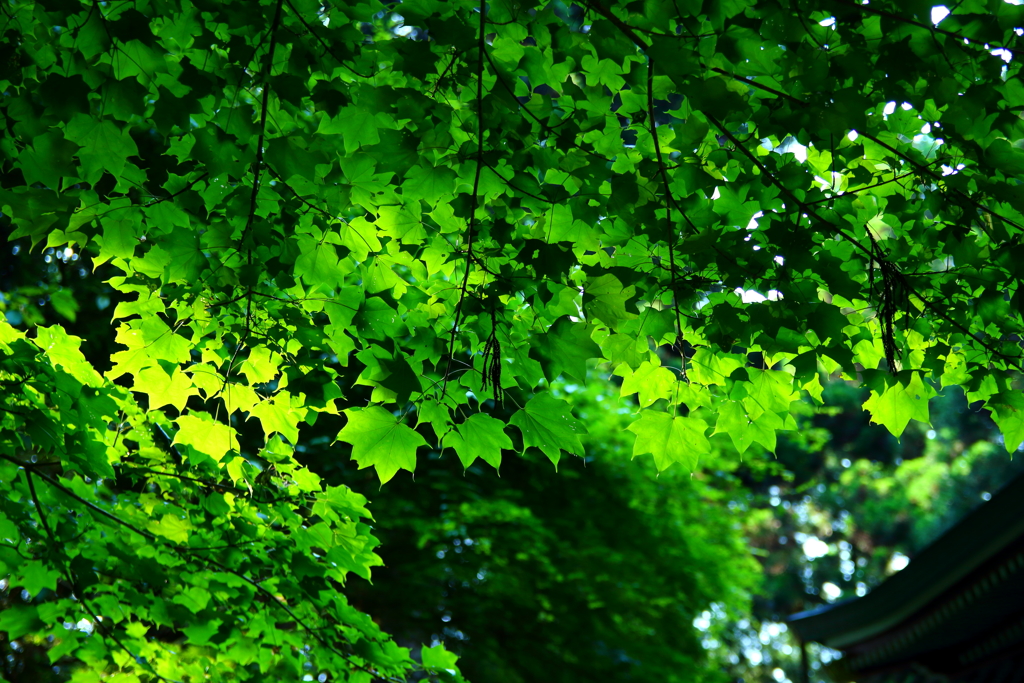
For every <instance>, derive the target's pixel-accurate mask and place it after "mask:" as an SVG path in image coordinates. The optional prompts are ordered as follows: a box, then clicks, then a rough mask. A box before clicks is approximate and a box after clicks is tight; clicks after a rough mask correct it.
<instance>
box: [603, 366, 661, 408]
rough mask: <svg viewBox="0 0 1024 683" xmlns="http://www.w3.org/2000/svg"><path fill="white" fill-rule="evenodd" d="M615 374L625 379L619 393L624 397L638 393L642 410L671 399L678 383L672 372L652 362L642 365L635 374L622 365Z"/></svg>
mask: <svg viewBox="0 0 1024 683" xmlns="http://www.w3.org/2000/svg"><path fill="white" fill-rule="evenodd" d="M615 374H616V375H619V376H620V377H623V378H624V379H623V380H622V387H621V388H620V389H619V393H620V394H621V395H622V396H629V395H630V394H636V393H638V394H639V401H640V407H641V408H646V407H647V406H649V405H651V404H652V403H654V402H655V401H657V400H658V399H660V398H670V397H671V394H672V389H673V387H674V386H675V383H676V377H675V375H674V374H673V373H672V371H671V370H669V369H668V368H665V367H661V366H660V365H654V364H653V363H651V362H650V361H644V362H643V363H641V364H640V367H638V368H637V369H636V371H635V372H630V370H629V368H628V366H626V365H620V366H619V367H618V368H616V369H615Z"/></svg>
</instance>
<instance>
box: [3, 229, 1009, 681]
mask: <svg viewBox="0 0 1024 683" xmlns="http://www.w3.org/2000/svg"><path fill="white" fill-rule="evenodd" d="M8 229H9V228H8V226H6V225H5V224H4V222H3V221H2V219H0V230H4V231H7V230H8ZM4 237H6V235H4ZM4 250H5V252H6V255H5V258H3V259H2V260H0V264H2V265H0V311H2V312H3V314H4V315H5V316H6V318H7V320H8V321H9V322H10V323H12V324H14V325H16V326H18V327H20V328H22V329H28V328H31V327H33V326H36V325H44V324H45V325H49V324H54V323H59V324H61V325H63V326H64V327H65V328H66V329H67V330H68V332H69V333H70V334H75V335H77V336H80V337H82V338H83V339H85V340H86V342H85V345H84V346H83V351H84V352H85V354H86V356H87V357H88V358H89V360H90V361H92V362H94V363H95V364H96V365H97V367H98V369H99V370H101V371H102V370H106V369H107V368H105V367H103V363H104V362H105V360H106V359H107V358H109V349H110V347H111V345H113V343H114V341H113V336H114V335H113V326H112V325H111V320H112V316H113V315H114V314H115V311H116V306H117V303H118V301H117V300H116V296H117V295H116V293H115V292H114V291H113V290H112V289H111V288H110V287H109V286H108V285H106V284H105V278H106V274H105V272H104V269H103V267H99V268H96V269H95V270H94V269H93V266H92V264H91V262H90V260H89V256H88V254H80V253H74V252H71V253H68V252H65V251H56V250H53V249H45V250H42V251H40V250H38V249H37V250H36V251H35V252H30V251H29V245H28V244H27V241H26V240H15V241H13V242H6V244H5V246H4ZM104 330H106V331H107V332H106V333H104ZM600 373H601V368H600V367H598V368H595V370H594V372H593V374H592V376H591V378H590V379H589V381H588V383H587V384H586V386H580V385H567V384H560V385H558V386H556V387H555V389H556V390H557V391H560V392H567V393H573V394H574V402H575V404H576V405H577V406H579V409H580V417H581V418H582V419H583V420H584V421H585V422H586V426H587V428H588V430H589V431H590V437H589V440H588V442H587V444H586V446H587V456H586V458H583V459H579V458H572V459H565V460H563V462H562V463H561V464H560V467H559V469H558V472H557V473H553V472H552V470H551V466H550V463H549V462H548V461H547V459H546V458H544V457H543V456H542V455H540V454H539V453H533V452H531V451H527V452H526V454H525V455H524V456H521V457H506V458H505V460H504V462H503V463H502V466H501V469H500V476H497V475H495V474H494V471H493V470H492V469H491V468H489V467H483V466H480V465H472V466H470V467H469V468H468V469H464V468H463V466H462V464H461V463H460V461H459V459H458V458H457V457H456V456H455V454H454V452H452V451H451V450H447V451H445V452H436V451H435V452H433V453H431V454H430V457H429V460H428V461H427V462H424V463H421V465H420V466H419V467H418V468H417V472H416V476H415V479H414V478H413V477H411V476H410V475H408V473H405V472H402V473H400V474H399V476H398V477H396V479H395V480H394V481H392V482H390V483H389V484H388V485H387V486H385V487H379V485H378V483H377V479H376V477H375V476H374V475H373V474H372V470H363V471H358V470H356V468H355V465H354V464H353V463H352V462H351V461H350V459H349V458H348V454H347V452H346V447H345V446H344V445H342V444H334V445H332V443H331V441H332V438H333V435H329V434H328V433H326V431H325V432H323V433H321V432H318V431H317V428H316V427H315V426H314V427H311V428H308V429H304V432H303V435H304V437H306V436H307V434H308V438H305V439H304V442H303V443H302V444H301V445H300V446H299V448H298V450H299V452H300V457H301V459H302V460H303V462H304V463H305V464H308V465H309V466H310V467H311V468H312V469H314V470H315V471H317V472H318V473H320V474H321V475H322V476H324V477H325V478H326V479H327V480H328V482H329V483H331V484H337V483H345V484H348V485H349V486H351V487H353V488H354V489H356V490H358V491H360V492H361V493H364V494H365V495H367V496H368V497H369V498H370V500H371V503H372V506H371V510H372V511H373V512H374V514H375V516H376V517H377V525H376V527H375V533H376V534H377V535H378V536H379V537H380V539H381V541H382V543H383V545H382V547H381V549H380V554H381V556H382V557H383V559H384V561H385V565H386V566H385V567H382V568H380V569H379V570H378V571H376V572H375V573H374V575H373V583H372V584H371V583H369V582H365V581H361V580H356V581H355V582H353V583H351V584H350V585H349V586H348V588H347V592H348V595H349V598H350V600H351V601H352V602H353V603H354V604H355V605H356V606H357V607H359V608H360V609H362V610H365V611H366V612H368V613H370V614H371V615H373V616H374V618H375V619H376V620H377V621H378V623H379V624H380V625H381V626H382V627H383V628H384V629H385V630H387V631H389V632H391V633H392V634H394V635H395V637H396V639H397V640H398V642H399V643H400V644H403V645H412V644H415V643H419V642H435V641H436V642H444V643H445V645H446V646H447V647H448V648H449V649H452V650H455V651H457V652H459V653H460V655H461V657H462V658H461V659H460V666H461V668H462V671H463V673H464V674H465V675H466V677H467V678H468V679H469V680H470V681H475V682H476V683H519V682H521V681H535V680H545V681H552V682H557V681H581V680H602V681H632V680H663V681H730V680H732V681H752V680H764V681H768V680H776V681H787V680H791V681H795V680H799V661H800V659H799V644H798V643H796V642H794V641H793V639H792V638H791V637H790V635H789V633H788V630H787V629H786V627H785V624H784V621H785V619H786V617H787V616H789V615H791V614H793V613H795V612H798V611H802V610H806V609H812V608H814V607H817V606H820V605H823V604H827V603H831V602H835V601H837V600H844V599H848V598H852V597H856V596H858V595H863V594H864V593H866V592H867V591H868V590H870V589H871V588H872V587H873V586H875V585H877V584H878V583H880V582H881V581H883V580H885V578H886V577H887V576H889V575H891V574H892V573H893V572H895V571H898V570H899V569H901V568H902V567H904V566H906V563H907V562H908V561H910V560H912V559H913V558H914V556H915V555H916V554H917V553H919V552H920V551H921V549H923V548H924V547H925V546H926V545H927V544H928V543H929V542H930V541H932V540H933V539H934V538H936V537H937V536H938V535H939V534H941V533H942V532H943V531H944V530H946V529H947V528H949V526H951V525H952V524H954V523H955V522H956V521H957V520H959V519H960V518H961V517H962V516H963V515H964V514H965V513H966V512H968V511H969V510H971V509H972V508H974V507H975V506H977V505H979V504H981V503H983V502H984V501H985V500H987V499H988V498H989V497H991V494H992V493H994V492H995V491H997V490H998V489H999V488H1000V487H1001V486H1002V485H1004V484H1005V483H1006V482H1008V481H1009V480H1010V479H1012V478H1013V477H1015V476H1017V474H1019V473H1020V471H1021V469H1024V463H1022V459H1021V458H1019V457H1017V458H1012V457H1008V456H1007V455H1006V454H1005V449H1004V448H1003V446H1002V443H1001V437H1000V436H999V433H998V430H997V429H996V428H995V425H994V424H993V422H992V421H991V419H990V418H989V415H988V413H987V411H985V410H980V409H979V408H978V406H974V407H972V406H971V405H970V404H969V402H968V400H967V399H966V397H965V396H964V395H963V394H962V392H960V390H959V389H956V388H949V387H947V388H945V389H943V390H942V391H941V393H940V395H939V396H938V397H936V398H935V399H933V400H932V401H931V415H932V424H931V425H925V424H922V423H918V422H912V423H911V425H910V427H909V428H908V429H907V431H906V432H905V433H904V435H903V436H902V438H901V439H900V440H897V439H895V438H894V437H892V436H891V435H890V434H889V432H888V431H887V430H886V429H884V428H883V427H881V426H878V425H872V424H870V423H869V422H868V420H869V416H868V414H867V413H866V412H864V411H863V410H862V409H861V404H862V403H863V402H864V401H865V400H866V398H867V395H866V393H865V391H863V390H860V389H856V388H854V387H852V386H850V385H849V384H848V383H846V382H842V381H836V380H833V381H829V382H826V386H825V394H826V396H825V399H826V403H827V404H828V405H829V406H830V407H828V408H824V407H820V406H816V405H812V404H811V403H807V404H806V405H805V408H804V411H803V415H802V416H801V419H800V425H799V426H800V428H799V430H795V431H790V432H785V433H784V437H785V438H781V439H780V441H779V445H778V448H777V452H776V453H775V454H774V455H773V454H770V453H766V452H763V451H762V452H760V453H755V452H753V451H751V452H748V453H747V455H746V456H744V457H743V458H741V457H740V456H739V455H737V453H736V451H735V449H734V447H733V446H732V442H731V441H730V439H729V438H728V437H726V436H724V435H716V436H714V437H712V439H711V440H712V444H713V446H714V449H713V453H712V456H711V457H710V458H707V459H706V460H705V461H704V462H702V463H701V465H700V467H699V468H698V470H697V471H695V472H692V473H691V472H687V471H684V470H682V469H681V468H679V467H675V468H673V469H670V470H668V471H667V472H664V473H662V474H661V476H658V475H657V472H656V470H655V468H654V465H653V463H652V462H651V461H650V456H641V457H639V458H637V459H636V460H631V459H630V457H629V455H630V447H629V443H630V442H631V439H630V438H626V437H624V428H625V426H626V425H627V424H628V423H629V421H630V415H631V414H632V412H633V411H635V410H636V406H635V405H634V403H633V400H631V399H622V398H619V396H618V387H617V384H616V383H617V382H618V381H619V379H618V378H616V377H608V376H607V374H605V375H602V374H600ZM367 391H369V388H367ZM366 398H368V395H367V396H366V397H364V396H360V395H351V396H348V397H347V399H348V400H349V401H350V402H351V403H353V404H358V403H359V402H360V401H361V400H363V401H365V399H366ZM496 408H497V410H498V412H500V410H501V407H500V406H498V407H496ZM505 408H506V409H507V410H508V412H509V413H511V412H512V411H513V410H514V409H515V406H506V407H505ZM243 428H244V427H243ZM780 436H782V435H780ZM755 448H757V446H755ZM0 587H2V589H3V590H2V592H0V609H2V608H3V607H6V606H8V605H10V604H13V603H15V602H17V601H19V600H23V599H24V597H23V596H21V595H16V594H13V593H12V592H11V591H9V590H8V587H7V585H6V584H5V583H2V582H0ZM4 647H5V649H6V652H5V653H4V666H3V675H4V676H5V677H6V678H7V679H8V680H11V681H19V680H24V681H47V680H64V679H65V677H66V676H65V673H66V672H61V671H60V670H58V669H54V668H51V667H50V665H49V662H48V660H47V658H46V656H45V651H46V644H45V643H30V642H25V641H19V642H16V643H6V644H4ZM524 653H526V654H524ZM811 655H812V656H811V666H812V676H811V680H813V681H818V680H821V681H824V680H826V679H825V678H824V677H823V674H821V675H819V671H820V670H821V667H820V663H821V662H822V661H828V660H829V658H830V656H831V655H832V653H830V652H828V651H819V650H817V649H812V652H811Z"/></svg>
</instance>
